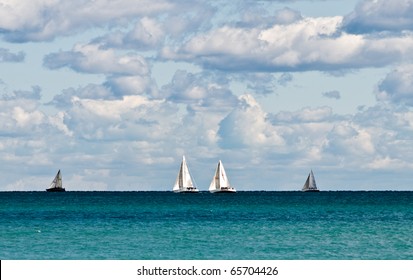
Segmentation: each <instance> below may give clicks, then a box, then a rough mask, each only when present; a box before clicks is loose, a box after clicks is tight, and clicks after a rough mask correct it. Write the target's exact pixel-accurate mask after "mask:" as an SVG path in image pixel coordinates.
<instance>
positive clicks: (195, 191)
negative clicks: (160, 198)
mask: <svg viewBox="0 0 413 280" xmlns="http://www.w3.org/2000/svg"><path fill="white" fill-rule="evenodd" d="M174 193H199V190H198V189H193V190H176V191H174Z"/></svg>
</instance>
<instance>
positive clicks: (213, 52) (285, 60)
mask: <svg viewBox="0 0 413 280" xmlns="http://www.w3.org/2000/svg"><path fill="white" fill-rule="evenodd" d="M341 26H342V17H325V18H304V19H302V20H300V21H297V22H293V23H291V24H287V25H279V24H275V25H272V26H271V27H268V28H264V29H260V28H241V27H233V26H229V25H225V26H222V27H219V28H217V29H213V30H210V31H209V32H207V33H204V34H199V35H197V36H195V37H193V38H191V39H190V40H189V41H188V42H186V43H185V44H183V45H182V46H180V47H178V48H175V49H172V48H170V47H165V48H164V49H163V51H162V52H161V55H162V57H163V58H165V59H171V60H176V61H179V60H182V61H191V62H194V63H197V64H199V65H202V66H203V67H205V68H208V69H220V70H224V71H232V72H243V71H251V72H254V71H259V72H280V71H282V72H286V71H288V72H291V71H309V70H319V71H337V70H343V69H351V68H364V67H379V66H385V65H389V64H393V63H395V62H400V61H404V60H410V59H413V55H412V53H413V36H412V35H411V34H405V35H404V36H401V37H398V36H393V35H392V36H387V37H382V38H380V37H365V36H362V35H355V34H348V33H346V32H342V30H341Z"/></svg>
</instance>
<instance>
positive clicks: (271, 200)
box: [0, 192, 413, 260]
mask: <svg viewBox="0 0 413 280" xmlns="http://www.w3.org/2000/svg"><path fill="white" fill-rule="evenodd" d="M0 259H81V260H83V259H133V260H134V259H165V260H167V259H345V260H347V259H375V260H376V259H387V260H388V259H413V192H320V193H302V192H238V193H236V194H210V193H206V192H205V193H202V192H201V193H199V194H174V193H172V192H66V193H46V192H0Z"/></svg>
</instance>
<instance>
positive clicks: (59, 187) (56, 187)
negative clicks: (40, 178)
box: [46, 169, 66, 192]
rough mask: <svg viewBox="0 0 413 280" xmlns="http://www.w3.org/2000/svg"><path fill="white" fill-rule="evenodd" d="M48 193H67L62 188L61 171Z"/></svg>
mask: <svg viewBox="0 0 413 280" xmlns="http://www.w3.org/2000/svg"><path fill="white" fill-rule="evenodd" d="M46 191H48V192H64V191H66V190H65V189H64V188H63V186H62V174H61V173H60V169H59V171H58V172H57V174H56V177H54V179H53V181H52V183H51V184H50V187H49V188H48V189H46Z"/></svg>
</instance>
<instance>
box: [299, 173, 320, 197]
mask: <svg viewBox="0 0 413 280" xmlns="http://www.w3.org/2000/svg"><path fill="white" fill-rule="evenodd" d="M302 191H303V192H318V191H319V190H318V189H317V185H316V183H315V179H314V174H313V170H311V171H310V174H308V177H307V181H305V183H304V186H303V189H302Z"/></svg>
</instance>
